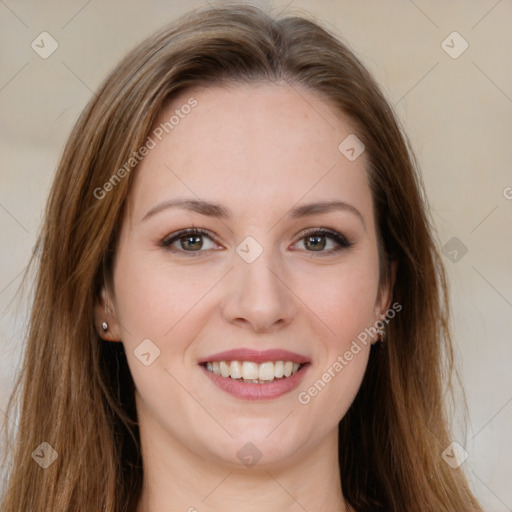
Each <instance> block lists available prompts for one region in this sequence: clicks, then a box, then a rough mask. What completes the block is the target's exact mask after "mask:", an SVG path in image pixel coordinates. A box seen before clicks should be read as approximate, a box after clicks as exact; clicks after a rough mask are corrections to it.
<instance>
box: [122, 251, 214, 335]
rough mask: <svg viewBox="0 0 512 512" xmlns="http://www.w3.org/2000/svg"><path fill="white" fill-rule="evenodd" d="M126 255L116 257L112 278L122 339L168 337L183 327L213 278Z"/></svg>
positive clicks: (211, 275) (193, 270)
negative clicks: (181, 325)
mask: <svg viewBox="0 0 512 512" xmlns="http://www.w3.org/2000/svg"><path fill="white" fill-rule="evenodd" d="M128 254H130V256H129V257H123V256H121V257H120V259H119V261H118V263H117V265H116V270H115V274H114V279H115V289H116V297H117V302H116V310H117V312H118V316H119V320H120V322H121V323H122V329H123V330H124V333H125V336H126V337H127V338H132V339H137V338H141V339H143V338H155V339H163V338H164V337H169V336H172V334H171V333H172V332H174V331H176V330H177V329H178V328H179V327H180V324H186V323H187V320H188V315H189V314H190V312H191V311H192V310H193V308H194V307H195V306H196V305H197V304H198V303H199V301H200V300H201V298H202V297H203V296H204V295H205V294H206V293H207V292H208V290H209V289H210V288H212V286H213V285H214V284H215V282H216V280H217V278H216V277H215V276H214V275H213V274H212V272H210V273H209V274H207V275H204V276H203V275H202V273H201V271H200V270H198V267H196V268H193V267H192V266H190V267H187V266H186V265H182V266H179V267H178V266H177V265H169V264H166V262H165V261H163V259H162V258H153V257H149V258H148V257H147V255H145V254H140V256H139V257H138V256H137V255H136V254H135V253H128ZM172 337H173V336H172Z"/></svg>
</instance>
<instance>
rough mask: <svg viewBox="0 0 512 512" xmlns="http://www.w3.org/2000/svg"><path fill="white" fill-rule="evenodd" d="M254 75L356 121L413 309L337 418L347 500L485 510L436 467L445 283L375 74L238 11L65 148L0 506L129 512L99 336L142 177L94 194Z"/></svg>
mask: <svg viewBox="0 0 512 512" xmlns="http://www.w3.org/2000/svg"><path fill="white" fill-rule="evenodd" d="M253 81H269V82H278V81H279V82H283V81H285V82H287V83H288V84H290V85H292V86H294V87H295V86H302V87H305V88H307V89H308V90H311V91H313V92H316V93H319V94H320V95H322V97H323V98H324V99H325V101H327V102H328V103H329V104H330V105H332V106H333V109H336V110H337V111H338V112H340V114H342V115H344V116H347V117H348V119H350V121H351V122H352V123H353V126H354V128H355V130H356V133H357V136H358V138H359V139H360V140H361V141H362V142H363V143H364V145H365V147H366V155H367V157H368V162H369V164H368V169H367V172H368V178H369V183H370V185H371V190H372V194H373V200H374V206H375V215H376V225H377V229H378V235H379V254H380V258H381V261H380V264H381V284H383V283H386V282H388V280H389V278H390V262H391V260H394V261H396V262H397V264H398V271H397V275H396V282H395V285H394V291H393V300H394V301H396V302H398V303H399V304H401V305H402V306H403V311H402V312H401V313H400V314H399V315H397V316H396V318H394V319H393V321H392V322H390V323H389V326H388V332H387V340H386V344H385V345H384V347H381V348H377V347H375V348H372V350H371V354H370V361H369V365H368V368H367V371H366V375H365V378H364V381H363V383H362V386H361V389H360V391H359V393H358V395H357V397H356V399H355V401H354V403H353V404H352V406H351V407H350V409H349V411H348V412H347V414H346V415H345V416H344V418H343V419H342V421H341V422H340V425H339V463H340V471H341V477H342V481H341V483H340V485H341V486H342V490H343V494H344V496H345V497H346V500H347V502H348V503H350V504H351V505H352V506H353V507H354V508H355V509H356V510H359V511H363V510H372V511H396V512H399V511H400V512H406V511H407V512H409V511H411V510H415V511H416V510H418V511H419V510H421V511H432V512H434V511H435V512H438V511H452V512H461V511H462V510H464V511H466V512H470V511H474V512H476V511H481V510H482V509H481V508H480V506H479V505H478V503H477V500H476V499H475V498H474V497H473V495H472V493H471V491H470V489H469V486H468V483H467V481H466V478H465V476H464V474H463V472H462V470H461V469H460V468H458V469H452V468H451V467H449V466H448V464H446V463H445V461H444V460H443V459H442V457H441V452H442V451H443V449H445V448H446V447H447V446H448V445H449V444H450V442H451V437H450V432H449V425H448V418H447V414H446V411H445V409H446V408H445V405H444V402H443V396H444V391H445V387H444V386H445V385H447V386H448V385H450V382H451V379H450V378H449V377H450V375H451V373H452V371H453V355H452V346H451V340H450V333H449V320H448V300H447V299H448V295H447V283H446V278H445V273H444V269H443V264H442V260H441V257H440V255H439V252H438V250H437V243H436V240H435V237H434V234H433V233H434V226H433V222H432V220H431V217H430V214H429V209H428V203H427V201H426V198H425V197H424V193H423V185H422V181H421V178H420V176H419V175H418V171H417V165H416V163H415V161H414V157H413V156H412V152H411V150H410V146H409V144H408V142H407V139H406V137H405V136H404V135H403V134H402V131H401V129H400V126H399V124H398V122H397V120H396V117H395V115H394V114H393V111H392V109H391V108H390V106H389V104H388V103H387V102H386V100H385V98H384V97H383V95H382V93H381V92H380V90H379V88H378V86H377V85H376V83H375V81H374V80H373V78H372V77H371V76H370V74H369V73H368V72H367V70H366V69H365V68H364V66H363V65H362V64H361V63H360V61H359V60H358V59H357V58H356V57H355V56H354V54H353V53H352V52H351V51H350V50H349V49H348V47H347V46H346V45H345V44H343V43H342V42H341V41H340V40H339V39H338V38H337V37H335V36H333V35H332V34H331V33H329V32H328V31H327V30H325V29H323V28H321V27H320V26H319V25H318V24H317V23H315V22H313V21H310V20H308V19H306V18H304V17H295V16H288V17H280V18H272V17H270V16H269V15H267V14H266V13H264V12H263V11H261V10H260V9H259V8H256V7H252V6H247V5H230V6H227V7H220V6H219V7H215V8H207V9H200V10H196V11H193V12H191V13H189V14H188V15H186V16H185V17H183V18H181V19H180V20H178V21H177V22H175V23H173V24H172V25H170V26H168V27H166V28H165V29H164V30H161V31H160V32H158V33H157V34H155V35H154V36H153V37H151V38H149V39H148V40H146V41H144V42H143V43H142V44H140V45H139V46H138V47H137V48H135V49H134V50H133V51H132V52H130V53H129V54H128V55H127V56H126V57H125V58H124V60H123V61H122V62H121V63H120V64H119V65H118V66H117V67H116V69H115V70H114V71H113V72H112V73H111V74H110V76H109V77H108V78H107V79H106V81H105V82H104V83H103V85H102V86H101V87H100V88H99V91H98V92H97V94H95V95H94V97H93V98H92V99H91V101H90V102H89V104H88V105H87V107H86V108H85V110H84V112H83V113H82V115H81V116H80V118H79V120H78V121H77V123H76V125H75V127H74V129H73V131H72V133H71V135H70V137H69V140H68V142H67V145H66V147H65V149H64V152H63V156H62V159H61V161H60V164H59V166H58V170H57V173H56V176H55V180H54V182H53V186H52V189H51V194H50V197H49V200H48V204H47V208H46V214H45V222H44V226H43V229H42V231H41V234H40V237H39V239H38V243H37V245H36V249H35V251H34V255H33V258H32V263H33V264H37V265H38V274H37V280H36V283H35V295H34V301H33V308H32V311H31V318H30V324H29V332H28V340H27V346H26V351H25V356H24V361H23V366H22V371H21V372H20V375H19V377H18V380H17V382H16V386H15V389H14V392H13V394H12V396H11V399H10V401H9V410H8V415H9V416H10V417H14V416H15V414H14V408H15V406H16V405H17V404H18V405H19V422H18V431H17V433H16V441H15V442H10V452H9V453H10V457H9V458H10V466H9V472H8V475H7V480H6V490H5V495H4V498H3V502H2V506H1V510H2V511H3V512H19V511H21V510H23V511H30V510H31V511H34V512H40V511H52V512H56V511H59V512H71V511H80V512H89V511H90V512H93V511H94V512H98V511H101V510H106V511H109V512H110V511H115V512H120V511H127V510H134V507H135V504H136V503H137V501H138V498H139V496H140V492H141V486H142V477H143V473H142V460H141V454H140V446H139V432H138V427H137V414H136V409H135V406H134V396H133V395H134V386H133V381H132V378H131V375H130V372H129V369H128V365H127V361H126V356H125V354H124V349H123V346H122V343H109V342H105V341H103V340H102V339H101V338H100V337H99V335H98V333H97V332H96V329H95V327H94V322H93V309H94V304H95V301H96V300H97V297H98V292H99V289H100V285H101V284H102V283H103V282H104V281H105V280H107V281H108V280H109V278H110V275H111V274H110V273H111V267H112V257H113V254H114V250H115V247H116V240H117V230H118V227H119V224H120V221H121V218H122V215H123V209H124V205H125V200H126V197H127V194H128V191H129V189H130V184H131V183H132V179H133V175H134V172H135V170H128V171H127V172H126V173H122V179H119V180H116V181H115V183H114V185H113V186H112V187H111V188H113V190H111V191H109V192H108V193H105V194H103V193H102V194H99V193H98V189H101V188H102V187H104V184H105V183H107V182H109V180H111V179H112V176H113V175H114V174H115V173H116V172H117V171H118V170H119V169H121V168H122V167H123V166H124V165H125V163H126V162H127V161H128V160H129V158H130V157H132V156H133V154H134V153H137V151H138V150H139V148H141V147H142V146H143V145H144V143H145V141H146V139H147V137H148V135H149V133H150V130H151V128H152V126H153V123H154V122H155V120H156V118H157V116H158V114H159V112H160V111H161V110H162V108H163V106H164V105H165V104H166V102H168V101H169V100H171V99H172V98H174V97H176V96H177V95H178V93H181V92H182V91H185V90H186V89H189V88H192V87H195V86H211V85H213V84H220V83H227V82H232V83H239V82H246V83H247V82H249V83H250V82H253ZM340 142H341V141H340ZM125 175H126V176H125ZM118 176H119V174H118ZM110 183H112V181H110ZM100 196H101V197H100ZM18 395H19V397H20V399H19V400H18ZM5 430H6V432H7V431H8V420H7V419H6V420H5ZM43 442H46V443H48V444H49V445H50V446H51V447H52V448H53V449H54V450H55V452H56V454H57V458H56V460H55V461H54V462H53V463H52V464H51V465H50V466H49V467H47V468H46V469H43V468H42V467H41V466H40V465H39V464H36V463H35V462H34V460H33V457H32V454H33V452H34V450H36V448H37V447H39V446H40V445H41V443H43ZM38 449H39V450H43V452H42V453H46V452H45V450H50V447H48V446H47V445H43V447H42V448H38ZM52 453H53V452H52ZM40 456H41V455H40Z"/></svg>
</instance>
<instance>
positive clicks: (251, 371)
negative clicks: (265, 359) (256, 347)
mask: <svg viewBox="0 0 512 512" xmlns="http://www.w3.org/2000/svg"><path fill="white" fill-rule="evenodd" d="M258 374H259V372H258V364H257V363H251V362H249V361H244V362H243V364H242V377H243V378H244V379H245V380H249V379H257V378H258Z"/></svg>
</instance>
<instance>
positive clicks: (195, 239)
mask: <svg viewBox="0 0 512 512" xmlns="http://www.w3.org/2000/svg"><path fill="white" fill-rule="evenodd" d="M183 240H186V243H188V242H190V240H193V242H192V244H194V243H195V244H198V246H196V247H193V246H192V247H191V246H190V245H189V246H188V248H189V249H201V247H202V246H203V242H202V240H201V235H187V236H185V237H182V239H181V247H182V249H187V247H186V246H185V245H184V243H183Z"/></svg>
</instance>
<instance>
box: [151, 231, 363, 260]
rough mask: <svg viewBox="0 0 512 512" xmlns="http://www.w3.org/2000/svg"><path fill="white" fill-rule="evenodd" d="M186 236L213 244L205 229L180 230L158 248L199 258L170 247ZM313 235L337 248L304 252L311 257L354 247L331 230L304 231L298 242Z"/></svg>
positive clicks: (192, 252) (339, 234) (189, 252)
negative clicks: (195, 236)
mask: <svg viewBox="0 0 512 512" xmlns="http://www.w3.org/2000/svg"><path fill="white" fill-rule="evenodd" d="M187 235H204V236H207V237H208V238H210V239H211V240H212V241H214V242H215V239H214V237H212V235H211V234H210V233H209V232H208V231H206V230H205V229H202V228H186V229H181V230H180V231H177V232H176V233H172V234H171V235H168V236H166V237H165V238H164V239H163V240H162V241H161V242H160V246H161V247H164V248H166V249H168V250H169V251H171V252H174V253H184V255H186V256H188V257H193V258H194V257H197V256H199V254H198V253H201V252H206V251H204V250H198V251H185V250H182V249H176V248H174V247H171V245H172V244H173V243H174V242H176V241H178V240H180V239H182V238H185V237H186V236H187ZM313 235H323V236H326V237H327V238H331V239H332V240H334V241H335V243H336V244H338V247H336V248H335V249H331V250H329V251H306V252H311V253H313V254H312V255H311V256H312V257H317V256H319V257H322V256H328V255H332V254H336V253H338V252H340V251H342V250H343V249H348V248H349V247H352V245H354V244H353V243H352V242H350V241H349V240H347V238H345V236H343V235H342V234H341V233H338V232H337V231H333V230H331V229H328V228H309V229H307V230H306V231H304V232H303V233H302V236H301V238H300V239H299V240H303V239H305V238H307V237H308V236H313ZM216 243H217V242H216ZM317 252H318V253H319V254H318V255H317V254H314V253H317Z"/></svg>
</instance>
